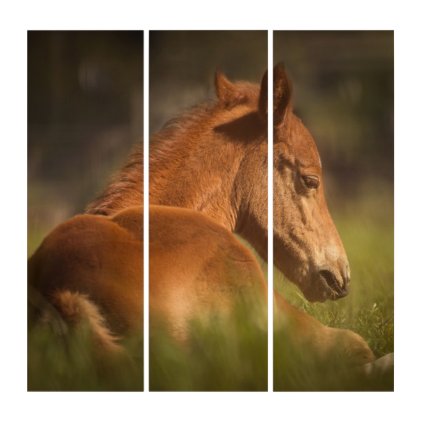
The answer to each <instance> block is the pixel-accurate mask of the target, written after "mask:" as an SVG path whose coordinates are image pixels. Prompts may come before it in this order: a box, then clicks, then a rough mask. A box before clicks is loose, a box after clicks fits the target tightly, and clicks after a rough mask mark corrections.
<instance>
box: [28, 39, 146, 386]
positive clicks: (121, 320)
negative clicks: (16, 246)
mask: <svg viewBox="0 0 422 422" xmlns="http://www.w3.org/2000/svg"><path fill="white" fill-rule="evenodd" d="M142 70H143V34H142V32H141V31H105V32H102V31H30V32H28V258H29V260H28V390H30V391H54V390H59V391H103V390H111V391H141V390H142V388H143V386H142V382H143V375H142V370H143V368H142V363H143V356H142V352H143V339H142V321H143V318H142V316H143V314H142V297H143V296H142V294H143V285H142V253H143V252H142V251H143V250H142V242H141V238H142V224H141V222H142V220H141V214H140V212H139V205H140V198H141V191H140V185H141V184H142V172H141V171H139V172H137V177H136V178H132V179H131V178H130V176H129V175H128V174H129V173H130V169H132V168H133V162H134V161H136V162H138V161H139V160H137V159H136V158H137V157H139V150H140V149H141V148H142V131H143V122H142V116H143V92H142V91H143V76H142ZM131 151H132V152H131ZM128 156H130V158H129V159H128V158H127V157H128ZM138 173H139V177H138Z"/></svg>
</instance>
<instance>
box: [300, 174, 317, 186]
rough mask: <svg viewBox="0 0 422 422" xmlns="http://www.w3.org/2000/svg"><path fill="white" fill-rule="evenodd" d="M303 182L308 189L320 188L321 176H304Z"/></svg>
mask: <svg viewBox="0 0 422 422" xmlns="http://www.w3.org/2000/svg"><path fill="white" fill-rule="evenodd" d="M302 180H303V183H305V186H306V187H307V188H308V189H318V187H319V177H318V176H302Z"/></svg>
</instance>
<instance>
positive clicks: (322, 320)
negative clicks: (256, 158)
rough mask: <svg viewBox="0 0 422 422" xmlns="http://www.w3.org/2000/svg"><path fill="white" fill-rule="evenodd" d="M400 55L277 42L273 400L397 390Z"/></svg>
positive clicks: (310, 38)
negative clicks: (283, 395)
mask: <svg viewBox="0 0 422 422" xmlns="http://www.w3.org/2000/svg"><path fill="white" fill-rule="evenodd" d="M393 54H394V53H393V32H391V31H279V32H278V31H275V32H274V62H275V63H277V62H283V63H284V65H282V64H278V65H277V66H276V67H275V69H274V157H273V158H274V265H275V278H274V285H275V292H276V293H275V294H276V303H277V301H278V302H279V304H280V306H275V313H274V346H275V347H274V389H275V390H278V391H314V390H317V391H318V390H329V391H343V390H356V391H378V390H387V391H389V390H392V389H393V367H394V365H393V351H394V338H393V332H394V319H393V315H394V308H393V299H394V284H393V282H394V261H393V253H394V248H393V234H394V231H393V222H394V220H393V178H394V162H393V157H394V155H393V153H394V120H393V117H394V114H393V104H394V96H393V94H394V85H393V80H394V79H393V78H394V55H393ZM294 285H296V286H294Z"/></svg>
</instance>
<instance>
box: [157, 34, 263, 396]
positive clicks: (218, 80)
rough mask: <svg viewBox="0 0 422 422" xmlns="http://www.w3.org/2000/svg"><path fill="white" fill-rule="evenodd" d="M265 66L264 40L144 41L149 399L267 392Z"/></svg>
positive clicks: (193, 37) (163, 37)
mask: <svg viewBox="0 0 422 422" xmlns="http://www.w3.org/2000/svg"><path fill="white" fill-rule="evenodd" d="M266 64H267V33H266V32H265V31H152V32H151V33H150V87H151V89H150V130H151V137H150V156H149V200H150V209H149V220H150V226H149V238H150V246H149V253H150V262H149V264H150V267H149V268H150V280H149V289H150V296H149V299H150V348H149V350H150V360H149V361H150V390H152V391H266V390H267V306H266V276H265V271H266V270H265V268H266V264H265V261H266V259H267V212H268V209H267V200H268V198H267V189H268V182H267V167H266V164H265V163H266V161H267V137H266V132H267V123H266V113H267V110H266V95H267V94H266V92H267V86H266V84H265V76H264V75H265V71H266ZM261 81H263V82H262V83H261Z"/></svg>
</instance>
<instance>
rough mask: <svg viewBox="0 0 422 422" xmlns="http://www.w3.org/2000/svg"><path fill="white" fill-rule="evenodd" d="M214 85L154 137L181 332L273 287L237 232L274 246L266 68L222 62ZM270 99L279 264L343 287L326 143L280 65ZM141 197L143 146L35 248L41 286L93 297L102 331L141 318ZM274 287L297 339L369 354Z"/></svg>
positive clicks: (303, 278) (169, 295)
mask: <svg viewBox="0 0 422 422" xmlns="http://www.w3.org/2000/svg"><path fill="white" fill-rule="evenodd" d="M215 84H216V91H217V97H218V101H217V102H215V103H210V104H206V105H201V106H199V107H197V108H194V109H193V110H191V111H190V112H188V113H186V114H184V115H182V116H181V117H179V118H177V119H175V120H172V121H170V122H169V123H168V124H167V125H166V126H165V127H164V128H163V129H162V130H161V131H160V132H159V133H158V134H157V135H155V136H154V137H153V139H152V142H151V155H150V203H151V208H150V210H149V212H150V280H149V282H150V306H151V316H152V320H154V318H155V316H159V318H160V319H161V320H162V319H164V320H165V321H166V323H167V325H168V328H169V330H170V331H171V332H172V333H173V334H174V335H175V336H176V337H177V338H180V339H185V338H186V337H187V336H188V325H187V323H188V322H189V320H190V319H192V318H194V317H197V316H201V314H203V313H206V312H207V310H215V309H220V310H227V309H230V308H231V307H232V306H233V303H234V302H235V301H236V300H237V299H238V297H239V296H240V295H242V294H243V293H244V292H247V291H260V292H261V293H260V295H261V296H262V298H264V299H265V297H266V293H265V292H266V283H265V279H264V275H263V273H262V270H261V268H260V266H259V264H258V262H257V260H256V258H255V257H254V255H253V254H252V253H251V251H250V250H249V249H247V248H246V247H245V246H243V245H242V244H241V243H240V242H239V240H238V239H237V238H236V237H235V235H234V234H233V233H237V234H238V235H240V236H241V237H243V238H244V239H246V240H247V241H248V242H249V243H250V244H251V245H252V246H253V247H254V248H255V250H256V251H257V252H258V254H259V255H260V256H261V257H262V258H263V259H264V260H266V259H267V236H268V233H267V200H268V198H267V166H268V161H267V117H266V116H267V80H266V76H264V77H263V80H262V82H261V86H260V87H259V86H257V85H255V84H250V83H247V82H237V83H232V82H230V81H229V80H228V79H227V78H226V77H225V76H224V75H222V74H220V73H217V75H216V79H215ZM273 112H274V251H275V264H276V266H277V267H278V268H279V269H280V270H281V271H282V272H284V273H285V274H286V276H287V277H288V278H289V279H290V280H291V281H293V282H294V283H296V284H297V285H298V286H299V288H300V289H301V290H302V291H303V293H304V295H305V296H306V297H307V298H308V299H309V300H311V301H316V300H317V301H324V300H326V299H337V298H340V297H343V296H344V295H345V294H346V293H347V289H348V284H349V279H350V272H349V267H348V263H347V257H346V254H345V251H344V248H343V245H342V243H341V240H340V238H339V235H338V233H337V231H336V228H335V226H334V224H333V222H332V220H331V217H330V215H329V212H328V209H327V206H326V203H325V200H324V192H323V183H322V176H321V162H320V158H319V155H318V151H317V148H316V146H315V143H314V141H313V138H312V136H311V135H310V133H309V132H308V130H307V129H306V128H305V126H304V125H303V123H302V122H301V121H300V120H299V119H298V118H297V117H296V116H295V115H294V114H293V112H292V107H291V88H290V84H289V82H288V79H287V76H286V74H285V72H284V69H283V68H282V67H281V66H277V67H276V68H275V70H274V110H273ZM142 198H143V190H142V153H141V151H140V150H137V151H135V152H134V153H133V155H132V157H131V158H130V160H129V162H128V164H127V165H126V166H125V167H124V168H123V169H122V170H121V172H120V173H119V174H118V175H117V176H116V178H115V180H114V181H113V182H112V183H111V184H110V185H109V186H108V188H107V189H106V190H105V192H104V193H103V194H102V195H101V196H100V197H99V198H98V199H97V200H96V201H94V202H93V203H92V204H91V205H90V206H89V207H88V208H87V212H88V214H94V215H83V216H78V217H75V218H74V219H72V220H70V221H68V222H67V223H64V224H63V225H61V226H59V227H58V228H57V229H56V230H54V231H53V232H52V233H51V234H50V235H49V236H48V237H47V238H46V240H45V241H44V242H43V244H42V246H41V247H40V248H39V249H38V250H37V251H36V253H35V254H34V256H33V257H32V258H31V260H30V283H31V285H33V286H34V287H36V288H37V290H38V291H40V292H41V293H42V294H43V295H44V296H46V297H48V298H51V300H52V301H53V303H54V304H55V305H56V306H57V308H58V310H59V312H60V313H61V314H62V315H64V316H65V318H66V319H72V318H74V317H75V314H77V312H78V310H79V311H81V310H84V309H86V308H87V307H88V308H89V309H88V311H89V312H88V311H84V312H82V313H84V315H85V316H86V317H88V318H91V320H92V324H91V326H92V328H93V332H94V335H96V338H98V340H99V341H100V342H101V343H103V344H106V345H109V346H112V347H117V346H116V345H117V342H116V340H115V338H114V336H115V335H119V336H122V335H125V334H126V333H127V332H128V331H130V330H139V329H140V327H141V320H142V318H141V316H142V315H141V313H142V312H141V307H140V305H139V304H140V303H141V294H140V290H141V288H140V286H141V284H140V283H141V280H140V275H141V274H142V273H141V250H142V242H141V236H140V233H141V231H142V207H139V204H140V203H142ZM122 280H123V281H122ZM275 299H276V300H275V305H276V306H275V312H276V318H277V320H276V321H277V326H279V324H280V325H281V329H282V330H284V331H286V332H288V333H290V337H291V338H292V339H293V341H294V342H296V343H297V344H298V345H300V346H301V347H307V348H309V349H310V350H312V352H313V353H314V354H315V355H316V356H319V357H322V358H325V359H326V360H329V359H330V356H331V355H332V354H335V355H336V356H340V357H341V358H342V359H343V360H344V362H345V364H346V365H347V364H350V365H352V364H353V365H354V364H364V363H367V362H370V361H371V360H373V354H372V352H371V350H370V348H369V347H368V345H367V344H366V342H365V341H364V340H363V339H362V338H361V337H360V336H358V335H357V334H355V333H353V332H351V331H349V330H340V329H334V328H329V327H325V326H323V325H322V324H320V323H319V322H318V321H316V320H315V319H313V318H311V317H310V316H308V315H307V314H304V313H302V312H300V311H298V310H296V309H295V308H293V307H292V306H291V305H289V304H288V303H287V302H286V301H285V300H284V299H283V298H281V297H280V296H279V295H278V294H276V295H275ZM75 303H80V304H81V305H80V306H75ZM88 305H89V306H88ZM69 309H70V310H69Z"/></svg>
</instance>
